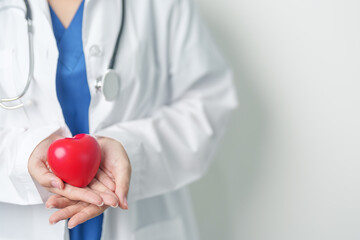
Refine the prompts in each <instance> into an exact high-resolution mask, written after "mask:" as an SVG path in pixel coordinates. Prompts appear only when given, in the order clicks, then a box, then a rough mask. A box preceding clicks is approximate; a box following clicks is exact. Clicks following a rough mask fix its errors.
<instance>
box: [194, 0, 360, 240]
mask: <svg viewBox="0 0 360 240" xmlns="http://www.w3.org/2000/svg"><path fill="white" fill-rule="evenodd" d="M197 3H198V7H199V9H200V12H201V13H202V16H203V18H204V20H205V22H206V24H207V25H208V27H209V30H210V32H211V33H212V35H213V37H214V39H215V40H216V42H217V43H218V45H219V48H220V49H221V50H222V51H223V53H224V55H225V56H226V57H227V59H228V60H229V62H230V64H231V65H232V66H233V69H234V72H235V83H236V86H237V91H238V96H239V103H240V106H239V109H238V110H237V112H236V113H235V114H234V117H233V120H232V122H231V124H230V126H229V131H228V133H227V135H226V136H225V138H224V141H223V143H222V145H221V146H220V147H219V150H218V153H217V155H216V158H215V161H214V162H213V164H212V166H211V167H210V169H209V171H208V173H207V175H206V176H205V177H204V178H203V179H201V180H200V181H198V182H196V183H194V184H192V185H191V192H192V197H193V204H194V208H195V212H196V215H197V219H198V224H199V229H200V234H201V236H202V239H204V240H219V239H221V240H223V239H231V240H304V239H306V240H323V239H324V240H352V239H354V240H355V239H360V192H359V191H360V14H359V10H360V2H359V1H358V0H272V1H268V0H197Z"/></svg>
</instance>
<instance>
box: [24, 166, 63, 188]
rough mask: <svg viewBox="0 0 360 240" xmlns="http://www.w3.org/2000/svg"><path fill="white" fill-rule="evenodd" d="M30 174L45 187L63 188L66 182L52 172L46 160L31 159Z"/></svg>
mask: <svg viewBox="0 0 360 240" xmlns="http://www.w3.org/2000/svg"><path fill="white" fill-rule="evenodd" d="M28 169H29V173H30V175H31V176H32V177H33V178H34V179H35V180H36V181H37V182H38V183H39V184H40V185H41V186H43V187H46V188H57V189H63V188H64V182H63V181H62V180H61V179H60V178H58V177H57V176H56V175H55V174H53V173H52V172H50V170H49V169H48V167H47V166H46V164H45V161H44V160H35V161H30V162H29V165H28Z"/></svg>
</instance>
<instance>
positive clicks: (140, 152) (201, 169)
mask: <svg viewBox="0 0 360 240" xmlns="http://www.w3.org/2000/svg"><path fill="white" fill-rule="evenodd" d="M193 5H194V4H193V2H192V1H191V0H180V1H178V5H177V6H176V8H174V11H173V14H172V19H171V28H170V30H169V31H170V32H169V36H170V37H169V46H170V47H169V59H170V63H169V65H170V67H169V68H170V69H169V73H170V77H169V81H170V88H169V93H170V94H171V99H170V102H169V103H168V104H166V105H163V106H162V107H160V108H159V109H157V110H156V111H154V112H153V114H152V115H151V116H150V117H149V118H145V119H138V120H133V121H127V122H121V123H118V124H116V125H111V126H109V127H107V128H105V129H103V130H100V131H99V132H97V133H96V134H97V135H99V136H107V137H112V138H114V139H117V140H118V141H120V142H121V143H122V144H123V146H124V148H125V150H126V152H127V154H128V156H129V159H130V162H131V165H132V170H133V171H132V179H131V183H130V192H129V201H136V200H139V199H143V198H147V197H152V196H155V195H159V194H163V193H166V192H169V191H173V190H176V189H178V188H181V187H183V186H184V185H186V184H188V183H190V182H192V181H194V180H196V179H199V178H200V177H201V176H202V175H203V174H204V173H205V172H206V170H207V168H208V166H209V164H210V162H211V159H212V157H213V155H214V152H215V150H216V147H217V145H218V144H219V141H220V139H221V137H222V136H223V134H224V131H225V128H226V126H227V123H228V120H229V117H230V115H231V112H232V110H234V109H235V108H236V106H237V98H236V93H235V88H234V86H233V82H232V73H231V71H230V70H229V68H228V66H227V64H226V62H225V61H224V60H223V58H222V56H221V54H220V53H219V52H218V50H217V49H216V47H215V46H214V44H213V42H212V40H211V39H210V37H209V36H208V33H207V31H206V29H205V28H204V26H203V25H202V23H201V21H200V19H199V17H198V15H197V14H196V11H195V9H194V6H193Z"/></svg>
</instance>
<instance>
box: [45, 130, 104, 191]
mask: <svg viewBox="0 0 360 240" xmlns="http://www.w3.org/2000/svg"><path fill="white" fill-rule="evenodd" d="M100 161H101V148H100V146H99V144H98V142H97V141H96V139H95V138H93V137H91V136H90V135H87V134H78V135H76V136H74V137H73V138H63V139H58V140H56V141H54V142H53V143H52V144H51V145H50V147H49V150H48V163H49V166H50V168H51V170H52V172H53V173H54V174H55V175H56V176H58V177H59V178H61V179H62V180H63V181H64V182H66V183H68V184H70V185H73V186H75V187H85V186H87V185H88V184H89V183H90V182H91V180H92V179H93V178H94V177H95V175H96V173H97V171H98V169H99V166H100Z"/></svg>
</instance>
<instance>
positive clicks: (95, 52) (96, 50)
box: [89, 45, 102, 57]
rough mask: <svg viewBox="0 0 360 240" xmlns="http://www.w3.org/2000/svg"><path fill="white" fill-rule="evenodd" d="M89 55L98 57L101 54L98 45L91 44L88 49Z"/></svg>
mask: <svg viewBox="0 0 360 240" xmlns="http://www.w3.org/2000/svg"><path fill="white" fill-rule="evenodd" d="M89 52H90V56H93V57H99V56H100V55H101V52H102V51H101V48H100V47H99V46H98V45H92V46H91V47H90V49H89Z"/></svg>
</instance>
